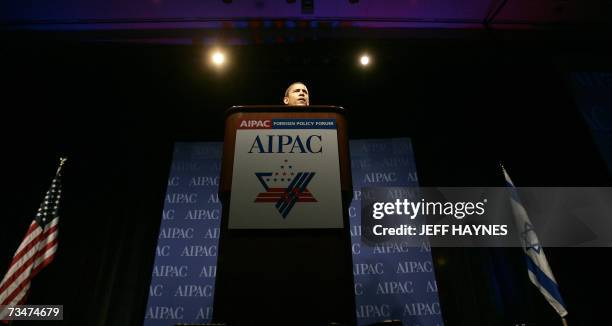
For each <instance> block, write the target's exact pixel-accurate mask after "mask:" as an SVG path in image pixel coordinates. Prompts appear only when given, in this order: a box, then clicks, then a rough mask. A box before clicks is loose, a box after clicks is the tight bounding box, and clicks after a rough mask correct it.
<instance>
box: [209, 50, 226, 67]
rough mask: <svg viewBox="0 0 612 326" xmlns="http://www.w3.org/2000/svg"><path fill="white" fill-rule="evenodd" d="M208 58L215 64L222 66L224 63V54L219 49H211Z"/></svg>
mask: <svg viewBox="0 0 612 326" xmlns="http://www.w3.org/2000/svg"><path fill="white" fill-rule="evenodd" d="M210 58H211V60H212V63H213V64H214V65H215V66H222V65H223V64H224V63H225V54H224V53H223V52H221V51H220V50H216V51H213V53H212V55H211V57H210Z"/></svg>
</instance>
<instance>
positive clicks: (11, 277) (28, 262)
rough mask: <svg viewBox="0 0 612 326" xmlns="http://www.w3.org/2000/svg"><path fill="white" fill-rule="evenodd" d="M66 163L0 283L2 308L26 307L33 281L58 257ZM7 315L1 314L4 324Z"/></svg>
mask: <svg viewBox="0 0 612 326" xmlns="http://www.w3.org/2000/svg"><path fill="white" fill-rule="evenodd" d="M65 162H66V159H65V158H62V159H60V164H59V167H58V169H57V173H56V174H55V178H53V182H52V183H51V187H50V188H49V190H48V191H47V193H46V194H45V198H44V199H43V202H42V203H41V205H40V208H38V212H37V213H36V216H35V217H34V220H33V221H32V223H30V227H29V228H28V231H27V232H26V234H25V237H24V238H23V240H22V241H21V244H20V245H19V248H17V251H16V252H15V255H13V260H12V261H11V264H10V265H9V269H8V271H7V272H6V275H5V276H4V279H2V282H0V306H3V305H6V306H14V305H20V304H24V302H25V300H26V299H27V295H28V290H29V289H30V283H31V281H32V278H34V276H36V274H38V272H40V271H41V270H42V269H43V268H44V267H45V266H47V265H49V264H50V263H51V261H53V258H54V257H55V252H56V251H57V244H58V237H57V236H58V221H59V215H58V209H59V202H60V197H61V193H62V190H61V183H60V178H61V172H62V167H63V165H64V163H65ZM7 312H8V311H7V310H0V320H2V319H3V318H4V317H5V316H6V313H7Z"/></svg>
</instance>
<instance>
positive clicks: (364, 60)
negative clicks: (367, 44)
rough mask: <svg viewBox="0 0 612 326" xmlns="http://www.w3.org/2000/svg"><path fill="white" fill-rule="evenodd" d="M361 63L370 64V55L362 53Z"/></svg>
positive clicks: (363, 64)
mask: <svg viewBox="0 0 612 326" xmlns="http://www.w3.org/2000/svg"><path fill="white" fill-rule="evenodd" d="M359 63H361V65H362V66H364V67H365V66H367V65H369V64H370V56H369V55H367V54H363V55H361V58H359Z"/></svg>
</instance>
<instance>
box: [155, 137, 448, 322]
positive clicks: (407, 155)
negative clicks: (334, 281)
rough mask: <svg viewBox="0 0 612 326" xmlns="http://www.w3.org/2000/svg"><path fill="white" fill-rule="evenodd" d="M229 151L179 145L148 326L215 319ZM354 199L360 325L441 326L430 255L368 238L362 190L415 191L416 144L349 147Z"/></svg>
mask: <svg viewBox="0 0 612 326" xmlns="http://www.w3.org/2000/svg"><path fill="white" fill-rule="evenodd" d="M221 151H222V143H218V142H206V143H176V144H175V150H174V157H173V163H172V168H171V171H170V177H169V179H168V188H167V191H166V198H165V204H164V210H163V213H162V222H161V226H160V232H159V239H158V243H157V248H156V257H155V263H154V266H153V273H152V279H151V285H150V289H149V300H148V304H147V309H146V312H145V323H144V324H145V325H146V326H161V325H164V326H168V325H174V324H176V323H205V322H210V321H211V319H212V306H213V296H214V282H215V276H216V261H217V246H218V240H219V227H220V218H221V204H220V202H219V198H218V196H217V190H218V185H219V172H220V163H221ZM350 151H351V164H352V172H353V186H354V191H355V193H354V198H353V202H352V203H351V206H350V209H349V216H350V225H351V226H350V227H351V239H352V250H353V274H354V277H355V287H354V289H355V298H356V306H357V311H356V314H357V322H358V324H359V325H367V324H370V323H373V322H377V321H382V320H388V319H397V320H402V321H403V323H404V325H421V326H428V325H429V326H437V325H442V324H443V323H442V316H441V311H440V303H439V301H438V293H437V285H436V281H435V275H434V270H433V263H432V258H431V252H430V248H429V246H428V245H427V244H426V243H423V244H422V245H421V246H419V247H409V246H408V245H407V244H406V243H402V242H401V241H394V242H384V243H376V244H368V243H366V242H364V241H362V238H361V203H360V200H361V187H375V186H379V187H384V186H416V185H417V184H418V180H417V174H416V168H415V163H414V154H413V151H412V146H411V143H410V139H408V138H398V139H377V140H354V141H351V143H350Z"/></svg>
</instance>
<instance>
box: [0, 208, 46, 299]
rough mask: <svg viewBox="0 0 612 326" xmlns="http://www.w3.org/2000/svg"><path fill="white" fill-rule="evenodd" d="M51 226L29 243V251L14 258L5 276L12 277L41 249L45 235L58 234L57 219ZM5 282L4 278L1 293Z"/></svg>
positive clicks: (0, 286) (0, 287)
mask: <svg viewBox="0 0 612 326" xmlns="http://www.w3.org/2000/svg"><path fill="white" fill-rule="evenodd" d="M55 220H58V218H56V219H55ZM50 226H51V227H50V228H49V229H47V230H46V231H45V232H42V233H40V234H39V235H38V236H37V237H36V238H35V239H34V241H32V242H31V245H29V250H28V251H27V252H25V251H23V252H22V253H20V255H18V256H17V257H15V258H14V259H13V262H12V263H11V267H10V268H9V270H8V272H7V273H6V276H5V278H7V277H11V276H12V275H13V274H14V273H15V272H16V271H18V270H20V269H21V267H22V266H23V264H25V263H26V262H27V261H28V260H30V259H31V258H32V256H34V255H35V254H36V252H37V251H38V250H40V243H41V242H42V241H43V240H44V239H45V237H50V239H51V240H52V239H53V238H54V237H56V236H57V234H56V232H55V231H56V230H57V228H58V226H57V221H55V223H53V222H52V224H50ZM39 229H40V228H39ZM4 282H5V281H4V280H3V281H2V285H0V293H1V292H2V291H3V288H2V287H3V286H4Z"/></svg>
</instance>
